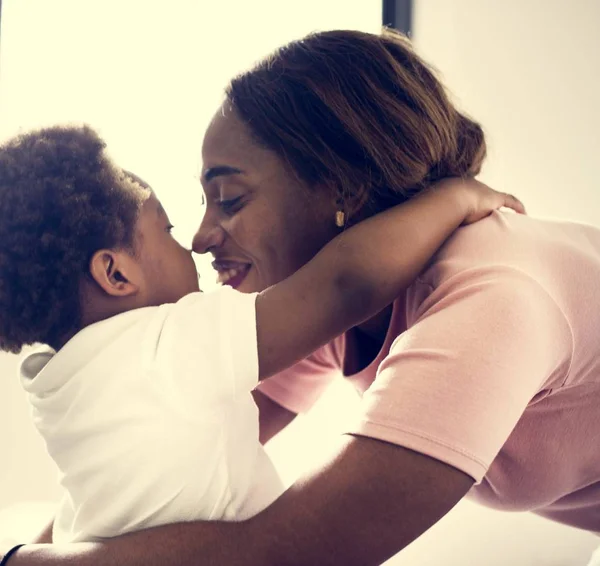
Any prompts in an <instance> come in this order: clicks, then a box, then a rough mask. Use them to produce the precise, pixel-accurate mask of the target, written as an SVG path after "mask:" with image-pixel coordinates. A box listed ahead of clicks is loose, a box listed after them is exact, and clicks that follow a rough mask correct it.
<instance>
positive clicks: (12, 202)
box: [0, 126, 147, 353]
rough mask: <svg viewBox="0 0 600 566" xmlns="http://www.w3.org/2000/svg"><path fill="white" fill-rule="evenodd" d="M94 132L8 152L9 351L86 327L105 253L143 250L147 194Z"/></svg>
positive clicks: (46, 137) (1, 302)
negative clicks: (84, 284) (85, 300)
mask: <svg viewBox="0 0 600 566" xmlns="http://www.w3.org/2000/svg"><path fill="white" fill-rule="evenodd" d="M105 145H106V144H105V143H104V142H103V141H102V140H101V139H100V138H99V137H98V135H97V134H96V133H95V132H94V131H93V130H92V129H90V128H89V127H87V126H82V127H52V128H46V129H42V130H39V131H35V132H31V133H26V134H23V135H20V136H17V137H16V138H14V139H11V140H9V141H8V142H6V143H4V144H3V145H1V146H0V349H1V350H4V351H8V352H14V353H18V352H20V351H21V348H22V347H23V346H25V345H28V344H33V343H36V342H41V343H45V344H50V345H51V346H55V347H56V345H57V344H59V343H60V341H61V340H62V339H63V338H64V337H65V336H68V335H69V334H70V333H73V332H75V331H77V330H78V329H79V328H80V324H81V306H80V283H81V279H82V277H83V276H84V274H86V273H87V270H88V267H89V261H90V259H91V257H92V256H93V254H94V253H95V252H96V251H97V250H99V249H102V248H119V247H121V248H124V249H133V248H132V246H133V238H134V227H135V223H136V220H137V217H138V213H139V208H140V206H141V203H142V202H143V200H144V199H145V196H147V195H146V193H147V191H146V190H144V189H142V187H140V186H139V184H137V183H135V182H134V181H133V180H132V179H131V178H130V177H129V176H128V175H127V174H126V173H125V172H123V171H122V170H120V169H119V168H117V167H116V166H115V165H113V163H112V162H111V161H110V159H109V158H108V156H107V155H106V154H105Z"/></svg>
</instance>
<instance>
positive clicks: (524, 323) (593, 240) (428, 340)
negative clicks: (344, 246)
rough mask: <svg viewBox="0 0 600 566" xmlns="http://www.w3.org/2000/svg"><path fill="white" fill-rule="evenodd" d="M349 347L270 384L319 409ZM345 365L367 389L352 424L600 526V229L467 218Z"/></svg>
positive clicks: (500, 495)
mask: <svg viewBox="0 0 600 566" xmlns="http://www.w3.org/2000/svg"><path fill="white" fill-rule="evenodd" d="M393 252H394V250H389V253H390V254H392V253H393ZM345 345H346V337H344V336H342V337H340V338H338V339H337V340H335V341H334V342H332V343H331V344H329V345H327V346H326V347H324V348H322V349H320V350H319V351H317V352H316V353H315V354H313V356H312V357H311V358H309V359H307V360H304V361H303V362H300V363H299V364H297V365H296V366H294V367H292V368H291V369H289V370H287V371H285V372H283V373H282V374H280V375H278V376H275V377H274V378H271V379H270V380H268V381H266V382H264V383H263V384H262V385H261V390H262V391H263V392H264V393H265V394H267V395H268V396H269V397H271V398H273V399H274V400H275V401H277V402H278V403H280V404H281V405H283V406H284V407H286V408H288V409H290V410H291V411H294V412H304V411H306V410H307V409H309V408H310V407H311V406H312V404H313V403H314V402H315V401H316V400H317V398H318V397H319V395H320V394H321V393H322V391H323V390H324V388H325V387H326V386H327V385H328V384H329V382H330V381H331V379H333V378H334V377H335V376H336V375H340V372H341V368H342V367H343V362H344V355H345ZM345 377H346V379H348V380H350V381H351V382H352V383H353V384H354V385H355V386H356V387H357V389H359V390H360V391H361V392H363V397H362V402H361V407H362V408H361V411H360V414H359V415H357V419H356V422H355V424H354V426H353V427H352V428H351V429H350V430H348V432H349V433H352V434H358V435H363V436H368V437H372V438H377V439H380V440H385V441H388V442H391V443H394V444H398V445H400V446H404V447H406V448H410V449H412V450H415V451H417V452H420V453H423V454H427V455H429V456H431V457H433V458H436V459H438V460H441V461H442V462H445V463H447V464H449V465H451V466H453V467H455V468H458V469H459V470H462V471H463V472H465V473H466V474H468V475H470V476H471V477H473V478H474V480H475V481H476V485H474V487H473V489H472V490H471V496H472V497H473V498H475V499H476V500H478V501H480V502H482V503H484V504H486V505H489V506H492V507H495V508H498V509H504V510H515V511H534V512H536V513H539V514H540V515H544V516H546V517H548V518H551V519H554V520H556V521H560V522H562V523H566V524H569V525H573V526H576V527H580V528H583V529H587V530H591V531H593V532H598V533H600V230H598V229H595V228H592V227H589V226H583V225H579V224H574V223H562V222H549V221H543V220H536V219H532V218H529V217H525V216H519V215H515V214H510V213H494V214H492V215H491V216H490V217H489V218H487V219H485V220H483V221H481V222H478V223H476V224H473V225H470V226H467V227H464V228H461V229H459V230H458V231H457V232H456V233H455V234H454V236H453V237H452V238H450V239H449V240H448V242H447V243H446V244H445V245H444V247H443V248H442V249H441V250H440V251H439V252H438V254H437V255H436V256H435V257H434V259H433V260H432V261H431V262H430V264H429V266H428V267H427V268H426V269H425V270H424V271H423V273H422V274H421V275H420V276H419V278H418V279H417V280H416V281H415V283H413V285H411V287H410V288H409V289H408V291H407V292H406V293H405V295H403V296H401V297H399V298H398V299H397V300H396V301H395V302H394V306H393V313H392V319H391V324H390V327H389V330H388V334H387V337H386V340H385V343H384V346H383V348H382V350H381V352H380V353H379V355H378V356H377V358H376V359H375V360H374V361H373V363H371V364H370V365H369V366H368V367H367V368H365V369H364V370H363V371H361V372H360V373H358V374H354V375H349V376H345Z"/></svg>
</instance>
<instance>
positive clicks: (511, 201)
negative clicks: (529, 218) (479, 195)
mask: <svg viewBox="0 0 600 566" xmlns="http://www.w3.org/2000/svg"><path fill="white" fill-rule="evenodd" d="M502 194H503V196H504V204H503V205H502V206H505V207H506V208H512V209H513V210H514V211H515V212H518V213H519V214H527V211H526V210H525V205H524V204H523V203H522V202H521V201H520V200H519V199H518V198H517V197H516V196H514V195H510V194H508V193H502Z"/></svg>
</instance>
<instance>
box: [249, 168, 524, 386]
mask: <svg viewBox="0 0 600 566" xmlns="http://www.w3.org/2000/svg"><path fill="white" fill-rule="evenodd" d="M502 206H508V207H511V208H513V209H515V210H517V211H523V206H522V204H521V203H520V202H519V201H518V200H517V199H515V198H514V197H512V196H510V195H506V194H504V193H499V192H496V191H494V190H492V189H490V188H489V187H487V186H485V185H483V184H481V183H479V182H477V181H475V180H474V179H448V180H446V181H442V182H441V183H439V184H438V185H436V187H435V188H432V189H430V190H428V191H426V192H425V193H423V194H421V195H419V196H417V197H415V198H413V199H412V200H410V201H408V202H407V203H405V204H402V205H400V206H397V207H395V208H393V209H390V210H387V211H385V212H383V213H381V214H378V215H376V216H374V217H372V218H369V219H367V220H365V221H363V222H361V223H359V224H358V225H356V226H354V227H352V228H350V229H349V230H348V231H346V232H343V233H342V234H340V235H339V236H337V237H336V238H334V239H333V240H332V241H331V242H330V243H328V244H327V245H326V246H325V247H324V248H323V249H322V250H321V251H320V252H319V253H318V254H317V255H316V256H315V257H314V258H313V259H312V260H311V261H309V262H308V263H307V264H306V265H305V266H303V267H302V268H301V269H299V270H298V271H297V272H296V273H294V274H293V275H291V276H290V277H288V278H287V279H286V280H284V281H282V282H281V283H278V284H276V285H273V286H272V287H270V288H269V289H267V290H265V291H263V292H262V293H260V294H259V295H258V297H257V299H256V328H257V338H258V359H259V378H260V379H265V378H267V377H270V376H271V375H273V374H275V373H277V372H279V371H282V370H283V369H285V368H287V367H289V366H291V365H292V364H293V363H295V362H297V361H298V360H300V359H302V358H305V357H306V356H308V355H309V354H310V353H311V352H313V351H315V350H316V349H317V348H319V347H321V346H323V345H324V344H327V343H328V342H329V341H331V340H333V338H335V337H336V336H338V335H340V334H341V333H342V332H344V331H346V330H348V329H349V328H351V327H352V326H356V325H357V324H360V323H361V322H363V321H364V320H366V319H367V318H369V317H370V316H372V315H374V314H375V313H376V312H379V311H380V310H382V309H383V308H384V307H385V306H387V305H388V304H389V303H391V302H392V301H393V300H394V299H395V298H396V297H397V296H398V295H399V294H400V293H401V292H402V291H403V290H404V289H405V288H406V287H408V285H410V283H411V282H412V281H413V280H414V278H415V277H416V276H417V275H418V274H419V273H420V272H421V271H422V269H423V268H424V267H425V265H426V264H427V262H428V261H429V260H430V258H431V257H432V256H433V254H434V253H435V252H436V251H437V249H438V248H439V247H440V246H441V245H442V244H443V243H444V241H445V240H446V239H447V238H448V237H449V236H450V235H451V234H452V232H453V231H454V230H455V229H456V228H458V226H460V225H461V224H463V223H465V222H466V223H468V222H473V221H476V220H478V219H480V218H483V217H484V216H486V215H487V214H489V213H490V212H492V211H493V210H495V209H497V208H500V207H502Z"/></svg>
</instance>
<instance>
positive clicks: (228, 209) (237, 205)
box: [217, 196, 243, 215]
mask: <svg viewBox="0 0 600 566" xmlns="http://www.w3.org/2000/svg"><path fill="white" fill-rule="evenodd" d="M217 204H218V205H219V208H220V209H221V210H222V211H223V212H224V213H225V214H227V215H232V214H235V213H236V212H238V211H239V210H240V209H241V208H242V206H243V203H242V196H239V197H236V198H232V199H225V200H219V201H217Z"/></svg>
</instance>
